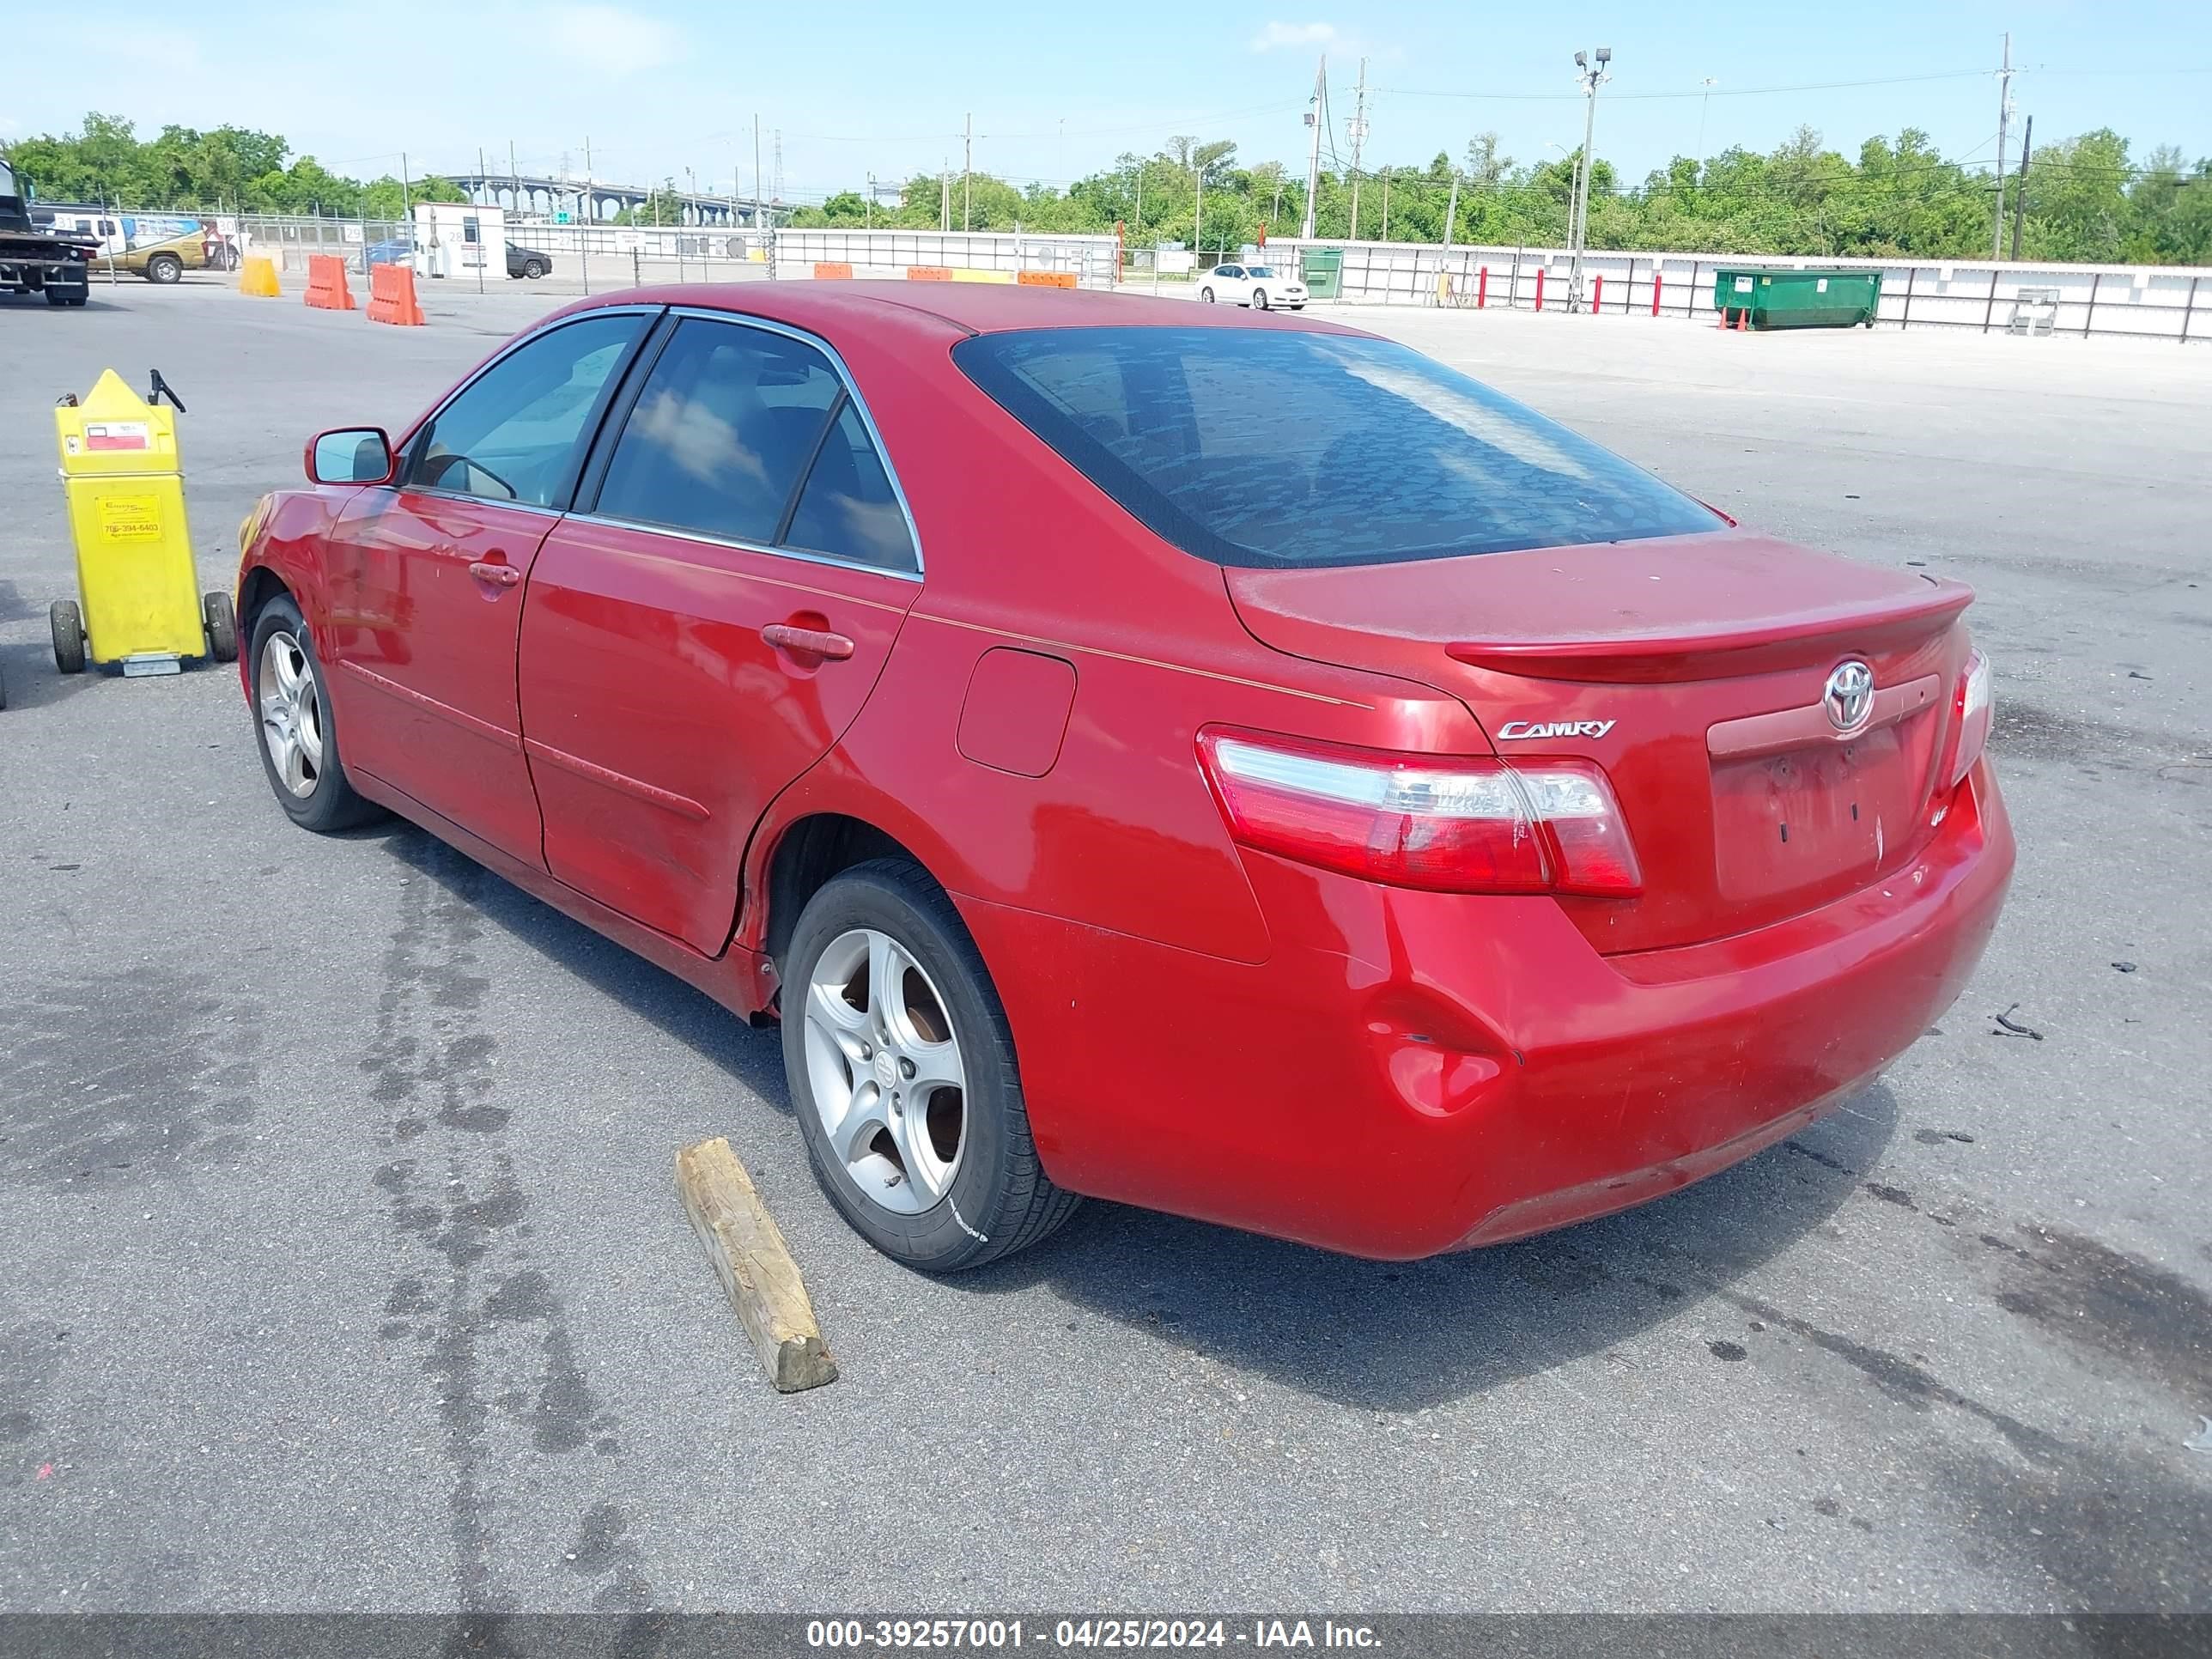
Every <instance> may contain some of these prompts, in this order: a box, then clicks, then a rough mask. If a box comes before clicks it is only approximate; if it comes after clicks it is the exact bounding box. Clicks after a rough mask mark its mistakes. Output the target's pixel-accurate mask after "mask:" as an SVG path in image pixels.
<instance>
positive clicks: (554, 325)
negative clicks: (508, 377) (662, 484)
mask: <svg viewBox="0 0 2212 1659" xmlns="http://www.w3.org/2000/svg"><path fill="white" fill-rule="evenodd" d="M667 309H668V307H666V306H659V305H624V306H593V307H591V308H589V309H588V310H585V311H579V312H575V313H571V314H570V315H568V316H566V317H562V318H560V319H558V320H551V321H541V322H539V323H538V324H536V325H533V326H532V327H530V328H527V329H526V330H524V331H522V332H521V333H520V334H518V335H516V336H515V337H513V339H511V340H509V341H508V342H507V343H506V344H505V345H503V346H501V348H500V349H499V350H498V352H497V353H496V354H495V355H494V356H489V357H487V358H485V359H484V361H483V362H480V363H478V364H477V366H476V368H475V370H474V372H473V373H471V374H470V376H469V378H468V379H467V380H463V381H462V382H461V383H460V384H459V386H455V387H454V388H453V390H452V391H451V392H447V394H446V395H445V396H444V397H442V398H440V399H438V401H437V403H436V404H435V406H434V407H433V408H432V409H431V410H430V412H429V413H428V414H427V415H425V416H423V417H422V419H421V420H419V421H417V422H415V426H414V429H413V430H412V431H410V432H409V433H408V435H407V441H406V442H405V443H404V444H402V445H400V446H399V447H398V448H397V449H396V450H395V451H394V452H393V453H394V454H395V456H396V457H397V460H396V462H395V465H397V466H401V467H404V466H405V465H408V463H409V460H410V457H409V455H408V451H410V450H411V449H412V448H413V447H415V441H416V439H418V438H420V437H421V436H422V434H423V433H425V432H427V431H429V430H431V429H432V428H435V426H436V425H437V424H438V417H439V416H441V415H443V414H444V413H445V412H446V411H447V410H448V409H450V408H451V407H452V406H453V400H454V399H455V398H459V396H460V395H461V394H462V393H463V392H466V391H467V390H468V389H469V388H470V387H471V386H474V385H475V384H476V383H477V381H478V380H482V379H483V377H484V376H485V375H487V374H490V373H491V372H492V370H494V369H495V368H498V367H499V366H500V365H501V363H503V362H506V361H507V359H508V358H509V357H512V356H514V354H515V353H516V352H518V351H520V350H521V349H522V348H523V347H525V346H526V345H528V344H530V343H532V341H535V340H538V339H542V338H543V337H544V336H546V335H548V334H554V333H558V332H559V331H561V330H562V329H564V328H566V327H568V325H569V324H571V323H581V322H586V321H588V320H590V319H592V318H594V317H646V318H651V319H655V320H658V319H659V316H660V313H662V312H664V311H665V310H667ZM652 333H653V324H652V323H651V322H648V323H647V325H646V326H645V332H644V333H643V334H641V335H640V336H639V337H638V338H639V340H640V341H643V340H645V339H647V338H648V337H650V336H651V335H652ZM591 453H592V451H591V446H590V444H588V443H586V445H585V447H584V457H585V459H586V460H588V459H590V458H591ZM383 488H385V489H392V490H395V491H396V490H404V491H406V492H407V493H408V494H409V495H435V496H436V497H438V499H439V500H441V501H489V502H490V503H491V504H492V505H493V506H495V507H513V508H514V509H515V510H516V511H517V512H521V513H544V514H546V515H547V516H548V517H550V518H555V519H559V518H565V517H567V516H568V515H567V513H565V512H564V511H563V510H562V508H560V507H540V506H539V505H538V503H537V502H535V501H501V500H500V498H499V497H498V496H496V495H471V494H469V492H468V491H467V490H465V489H438V488H437V487H436V486H435V485H433V484H416V483H408V482H407V481H406V480H405V479H404V477H397V476H395V477H393V478H392V481H391V483H388V484H386V485H384V486H383Z"/></svg>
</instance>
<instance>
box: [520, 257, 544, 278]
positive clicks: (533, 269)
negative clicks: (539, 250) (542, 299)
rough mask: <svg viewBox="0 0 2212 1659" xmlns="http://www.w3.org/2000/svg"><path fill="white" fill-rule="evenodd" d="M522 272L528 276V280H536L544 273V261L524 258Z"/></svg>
mask: <svg viewBox="0 0 2212 1659" xmlns="http://www.w3.org/2000/svg"><path fill="white" fill-rule="evenodd" d="M522 274H523V275H524V276H526V277H527V278H529V280H530V281H532V282H533V283H534V282H536V281H537V280H538V278H539V277H540V276H544V274H545V264H544V261H543V260H542V259H525V260H524V261H523V262H522Z"/></svg>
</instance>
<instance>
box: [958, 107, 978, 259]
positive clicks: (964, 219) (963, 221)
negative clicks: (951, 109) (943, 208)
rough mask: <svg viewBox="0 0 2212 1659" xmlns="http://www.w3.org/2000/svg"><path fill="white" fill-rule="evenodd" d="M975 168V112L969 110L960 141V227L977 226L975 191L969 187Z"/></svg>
mask: <svg viewBox="0 0 2212 1659" xmlns="http://www.w3.org/2000/svg"><path fill="white" fill-rule="evenodd" d="M974 172H975V111H973V110H970V111H969V112H968V131H967V132H966V134H965V135H964V136H963V137H962V139H961V141H960V228H961V229H963V230H973V229H975V196H974V193H973V192H972V191H970V190H969V188H968V180H969V175H970V174H972V173H974Z"/></svg>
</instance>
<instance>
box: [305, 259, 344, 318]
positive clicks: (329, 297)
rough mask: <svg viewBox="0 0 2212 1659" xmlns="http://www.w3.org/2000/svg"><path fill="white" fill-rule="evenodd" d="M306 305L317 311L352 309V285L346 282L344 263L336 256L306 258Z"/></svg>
mask: <svg viewBox="0 0 2212 1659" xmlns="http://www.w3.org/2000/svg"><path fill="white" fill-rule="evenodd" d="M307 303H308V304H309V305H311V306H313V307H315V309H316V310H318V311H351V310H352V309H353V284H352V283H349V282H348V281H347V280H346V267H345V261H344V260H343V259H341V258H339V257H338V256H337V254H335V253H310V254H309V255H308V256H307Z"/></svg>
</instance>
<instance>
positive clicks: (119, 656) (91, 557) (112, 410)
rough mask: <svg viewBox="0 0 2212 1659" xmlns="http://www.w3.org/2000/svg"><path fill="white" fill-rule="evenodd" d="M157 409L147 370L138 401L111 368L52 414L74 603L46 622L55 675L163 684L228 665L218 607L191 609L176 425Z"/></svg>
mask: <svg viewBox="0 0 2212 1659" xmlns="http://www.w3.org/2000/svg"><path fill="white" fill-rule="evenodd" d="M162 398H167V399H168V400H169V402H170V404H172V405H173V406H174V408H175V409H176V410H179V411H181V410H183V408H184V404H181V403H179V402H178V401H177V394H176V393H175V392H172V391H171V390H170V389H169V387H168V385H167V382H166V381H164V380H162V379H161V371H160V370H159V369H156V370H155V372H154V385H153V390H152V392H151V394H150V395H149V397H148V398H140V397H139V396H138V395H137V393H136V392H133V391H131V388H130V387H129V386H125V385H124V384H123V381H122V379H121V377H120V376H118V374H116V372H115V371H114V370H113V369H112V368H111V369H106V370H105V371H103V372H102V373H101V374H100V379H99V380H98V382H97V383H95V384H94V386H93V388H92V390H91V391H90V392H88V393H87V394H86V395H85V398H84V400H83V401H82V403H80V402H78V400H77V398H76V395H75V394H74V393H71V394H70V395H68V396H65V397H64V398H62V400H61V402H60V403H59V404H58V405H57V406H56V408H55V410H54V428H55V436H56V437H57V439H58V441H59V442H60V446H61V458H62V490H63V493H64V495H66V496H67V497H68V499H69V517H70V535H71V536H72V537H73V538H74V539H75V540H76V585H77V593H78V595H79V598H81V599H82V601H83V603H82V606H80V605H78V603H77V601H76V600H72V599H58V600H56V601H55V602H54V605H53V608H52V611H51V612H50V613H49V618H48V619H49V620H50V621H51V622H52V625H53V634H54V665H55V666H56V667H58V668H59V669H60V670H61V671H62V672H63V673H64V674H76V673H81V672H82V671H83V669H84V665H85V664H86V663H87V662H95V663H101V664H113V665H116V666H118V667H119V668H121V669H122V671H124V672H125V674H131V675H138V674H174V673H176V672H178V671H179V670H180V669H182V667H183V666H184V664H185V659H186V658H191V657H206V658H212V659H214V660H216V661H217V662H232V661H235V660H236V659H237V657H238V618H237V616H236V614H235V613H234V611H233V610H232V609H231V603H230V596H229V595H228V594H227V593H210V594H208V595H207V596H206V597H205V598H204V599H203V598H202V597H201V594H200V591H199V574H198V572H197V571H196V570H195V569H194V568H193V567H192V538H191V530H190V529H189V527H188V526H186V524H185V477H184V471H183V468H182V467H181V465H179V461H178V457H177V419H176V416H175V415H173V414H172V413H171V412H170V411H169V410H165V409H163V408H162V407H161V399H162Z"/></svg>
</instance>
